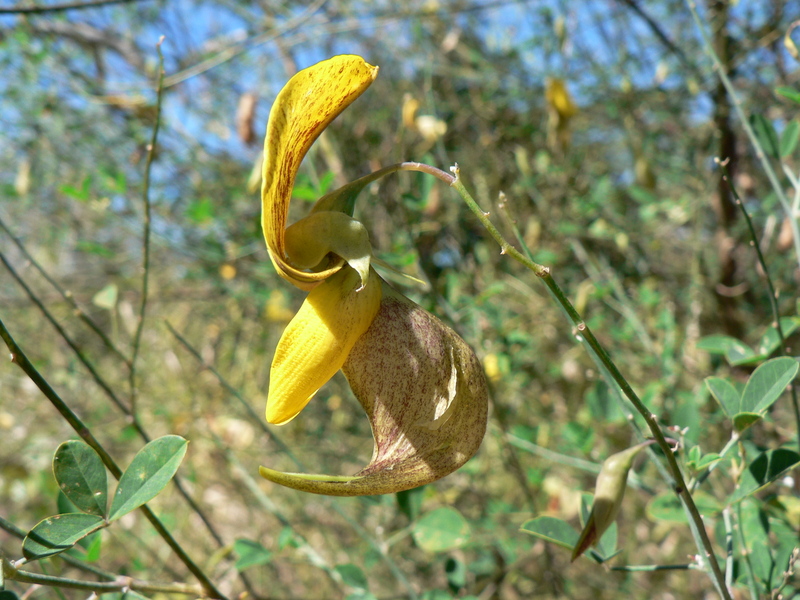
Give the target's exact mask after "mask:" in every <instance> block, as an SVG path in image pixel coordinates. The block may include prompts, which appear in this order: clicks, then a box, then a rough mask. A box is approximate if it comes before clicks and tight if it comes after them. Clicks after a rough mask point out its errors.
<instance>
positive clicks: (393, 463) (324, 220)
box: [260, 56, 488, 496]
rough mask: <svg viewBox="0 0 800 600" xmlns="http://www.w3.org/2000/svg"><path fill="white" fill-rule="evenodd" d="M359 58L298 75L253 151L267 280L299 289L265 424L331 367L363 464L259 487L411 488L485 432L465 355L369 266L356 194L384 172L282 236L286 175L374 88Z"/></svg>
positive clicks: (287, 415) (302, 398)
mask: <svg viewBox="0 0 800 600" xmlns="http://www.w3.org/2000/svg"><path fill="white" fill-rule="evenodd" d="M377 73H378V68H377V67H373V66H371V65H369V64H367V63H366V62H364V60H363V59H362V58H360V57H358V56H336V57H334V58H331V59H329V60H326V61H323V62H321V63H318V64H316V65H314V66H312V67H309V68H308V69H305V70H303V71H300V72H299V73H297V74H296V75H295V76H294V77H292V78H291V79H290V80H289V82H288V83H287V84H286V86H285V87H284V88H283V90H282V91H281V92H280V94H278V97H277V98H276V100H275V104H274V105H273V107H272V111H271V112H270V117H269V123H268V125H267V135H266V139H265V142H264V156H265V159H264V166H263V180H262V187H261V195H262V226H263V229H264V237H265V239H266V242H267V248H268V250H269V255H270V258H271V260H272V262H273V264H274V265H275V268H276V270H277V271H278V273H279V274H280V275H281V277H283V278H284V279H286V280H287V281H289V282H290V283H292V284H294V285H295V286H297V287H299V288H301V289H303V290H307V291H309V294H308V296H307V297H306V300H305V302H304V303H303V305H302V306H301V308H300V310H299V311H298V313H297V315H295V317H294V318H293V319H292V321H291V322H290V323H289V325H288V326H287V327H286V330H285V331H284V333H283V336H282V337H281V340H280V342H279V343H278V347H277V349H276V351H275V356H274V359H273V363H272V369H271V371H270V383H269V395H268V399H267V410H266V418H267V421H269V422H270V423H274V424H283V423H287V422H288V421H290V420H291V419H293V418H294V417H295V416H297V414H298V413H299V412H300V411H301V410H302V409H303V408H304V407H305V406H306V404H307V403H308V402H309V401H310V400H311V398H312V397H313V396H314V394H315V393H316V392H317V391H318V390H319V389H320V388H321V387H322V386H323V385H324V384H325V383H326V382H327V381H328V380H329V379H330V378H331V377H332V376H333V375H334V374H335V373H336V371H338V370H339V369H342V371H343V372H344V374H345V376H346V377H347V379H348V381H349V383H350V386H351V388H352V390H353V393H354V394H355V396H356V398H358V400H359V402H360V403H361V405H362V406H363V408H364V410H365V411H366V413H367V417H368V418H369V420H370V424H371V426H372V432H373V437H374V438H375V445H374V452H373V457H372V461H371V462H370V464H369V465H368V466H367V467H365V468H364V469H362V470H361V471H360V472H359V473H357V474H356V475H354V476H351V477H332V476H327V475H306V474H297V473H280V472H278V471H273V470H272V469H268V468H266V467H261V469H260V472H261V475H263V476H264V477H265V478H266V479H269V480H270V481H273V482H276V483H280V484H282V485H286V486H289V487H293V488H295V489H300V490H304V491H309V492H314V493H321V494H333V495H344V496H351V495H361V494H381V493H390V492H396V491H400V490H404V489H410V488H413V487H416V486H419V485H423V484H425V483H430V482H431V481H435V480H436V479H439V478H441V477H444V476H445V475H447V474H449V473H451V472H452V471H454V470H455V469H457V468H459V467H460V466H461V465H463V464H464V463H465V462H466V461H467V460H469V458H470V457H472V456H473V455H474V454H475V452H476V451H477V449H478V447H479V446H480V443H481V440H482V438H483V434H484V432H485V430H486V413H487V407H488V398H487V391H486V382H485V380H484V378H483V372H482V369H481V366H480V363H479V362H478V360H477V358H476V357H475V355H474V353H473V352H472V350H471V349H470V348H469V346H467V344H466V343H465V342H464V341H463V340H462V339H461V338H460V337H458V335H457V334H456V333H455V332H453V331H452V330H451V329H450V328H449V327H447V326H446V325H444V324H443V323H442V322H441V321H439V319H437V318H436V317H434V316H433V315H431V314H430V313H428V312H426V311H425V310H423V309H422V308H420V307H419V306H417V305H416V304H414V303H413V302H411V301H410V300H408V299H407V298H405V297H404V296H403V295H402V294H400V293H398V292H397V291H395V290H394V289H392V288H391V287H390V286H389V285H388V284H387V283H386V282H384V281H383V280H382V279H381V278H380V277H379V276H378V274H377V273H376V272H375V271H374V270H373V269H372V268H371V266H370V260H371V256H372V248H371V246H370V242H369V235H368V234H367V232H366V229H365V228H364V226H363V225H362V224H361V223H360V222H359V221H357V220H356V219H354V218H353V217H352V214H353V207H354V201H355V197H356V195H357V194H358V193H359V192H360V191H361V190H362V189H363V188H364V186H365V185H367V183H369V182H370V181H373V180H374V179H376V178H377V177H380V176H382V175H383V174H385V173H386V172H388V171H387V170H383V171H382V172H380V173H374V174H372V175H368V176H366V177H363V178H361V179H359V180H356V181H354V182H352V183H350V184H348V185H346V186H344V187H343V188H341V189H339V190H336V191H334V192H332V193H330V194H328V195H326V196H324V197H323V198H321V199H320V200H319V201H317V203H316V204H315V205H314V207H313V208H312V209H311V212H310V214H309V215H308V216H306V217H305V218H303V219H301V220H299V221H297V222H296V223H294V224H292V225H291V226H289V227H288V228H287V226H286V225H287V216H288V210H289V202H290V199H291V194H292V188H293V186H294V180H295V176H296V175H297V170H298V168H299V166H300V163H301V161H302V160H303V157H304V156H305V154H306V152H307V151H308V149H309V148H310V147H311V144H312V143H313V142H314V140H315V139H316V138H317V137H318V136H319V134H320V133H321V132H322V131H323V130H324V129H325V127H327V125H328V124H329V123H330V122H331V121H332V120H333V119H334V118H335V117H336V116H337V115H338V114H339V113H340V112H341V111H342V110H344V109H345V108H346V107H347V106H348V105H349V104H350V103H351V102H353V100H355V99H356V98H357V97H358V96H359V95H360V94H361V93H362V92H363V91H364V90H365V89H366V88H367V87H368V86H369V85H370V84H371V83H372V81H373V80H374V79H375V77H376V75H377Z"/></svg>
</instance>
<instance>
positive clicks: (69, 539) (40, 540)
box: [22, 513, 105, 560]
mask: <svg viewBox="0 0 800 600" xmlns="http://www.w3.org/2000/svg"><path fill="white" fill-rule="evenodd" d="M104 525H105V521H104V520H103V517H98V516H97V515H87V514H85V513H67V514H64V515H56V516H54V517H48V518H46V519H44V520H43V521H40V522H39V523H37V524H36V526H35V527H34V528H33V529H31V530H30V532H28V535H26V536H25V539H24V540H23V542H22V554H23V556H25V558H27V559H28V560H39V559H40V558H44V557H46V556H53V555H54V554H59V553H60V552H63V551H64V550H69V549H70V548H72V546H74V545H75V543H76V542H77V541H78V540H80V539H81V538H84V537H86V536H87V535H89V534H90V533H92V532H93V531H97V530H98V529H100V528H101V527H103V526H104Z"/></svg>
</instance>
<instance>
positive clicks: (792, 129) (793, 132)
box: [781, 119, 800, 158]
mask: <svg viewBox="0 0 800 600" xmlns="http://www.w3.org/2000/svg"><path fill="white" fill-rule="evenodd" d="M799 137H800V123H798V122H797V121H795V120H794V119H793V120H791V121H789V122H788V123H787V124H786V127H784V129H783V133H782V134H781V158H786V157H788V156H790V155H791V154H792V153H793V152H794V150H795V148H797V140H798V138H799Z"/></svg>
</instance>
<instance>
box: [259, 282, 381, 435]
mask: <svg viewBox="0 0 800 600" xmlns="http://www.w3.org/2000/svg"><path fill="white" fill-rule="evenodd" d="M360 287H361V278H360V276H359V275H358V273H356V271H354V270H353V269H351V268H344V269H342V270H341V271H339V272H338V273H337V274H336V275H333V276H332V277H330V278H329V279H327V280H325V281H324V282H323V283H321V284H320V285H318V286H317V287H315V288H314V289H313V290H312V291H311V292H310V293H309V294H308V297H307V298H306V300H305V302H304V303H303V306H301V307H300V310H299V311H298V313H297V314H296V315H295V317H294V319H292V321H291V323H289V325H288V326H287V327H286V330H285V331H284V332H283V336H282V337H281V340H280V342H278V348H277V349H276V350H275V357H274V358H273V360H272V369H271V371H270V377H269V396H268V398H267V421H268V422H270V423H274V424H276V425H282V424H283V423H287V422H289V421H291V420H292V419H293V418H294V417H296V416H297V414H298V413H299V412H300V411H301V410H303V408H304V407H305V405H306V404H308V401H309V400H311V398H312V396H313V395H314V394H315V393H316V392H317V390H319V388H321V387H322V386H323V385H324V384H325V383H326V382H327V381H328V380H329V379H330V378H331V377H333V375H334V374H335V373H336V371H338V370H339V369H340V368H341V367H342V365H343V364H344V362H345V360H347V356H348V355H349V354H350V350H351V349H352V348H353V345H354V344H355V343H356V341H357V340H358V338H359V337H361V336H362V335H363V334H364V332H365V331H366V330H367V329H369V326H370V325H371V324H372V321H373V320H374V319H375V315H376V314H377V313H378V309H379V308H380V303H381V285H380V279H379V278H378V277H377V275H376V276H375V277H374V278H373V277H371V278H370V281H369V283H368V284H367V285H366V286H365V287H364V288H363V289H360V290H359V291H356V290H357V289H358V288H360Z"/></svg>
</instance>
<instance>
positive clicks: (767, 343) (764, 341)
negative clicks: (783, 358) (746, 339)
mask: <svg viewBox="0 0 800 600" xmlns="http://www.w3.org/2000/svg"><path fill="white" fill-rule="evenodd" d="M798 327H800V318H798V317H783V318H781V330H782V331H783V335H784V337H785V338H786V337H789V336H790V335H792V334H793V333H794V332H795V331H797V328H798ZM780 345H781V338H780V336H779V335H778V330H777V329H776V328H775V327H768V328H767V330H766V331H765V332H764V335H762V336H761V339H760V340H759V342H758V346H757V347H756V351H757V352H758V354H759V355H761V356H762V357H764V358H769V356H770V355H771V354H772V353H773V352H775V350H777V349H778V348H779V347H780Z"/></svg>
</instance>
